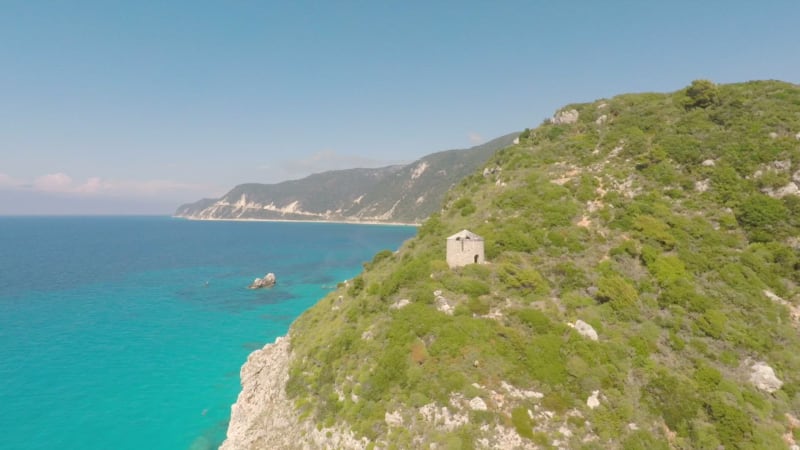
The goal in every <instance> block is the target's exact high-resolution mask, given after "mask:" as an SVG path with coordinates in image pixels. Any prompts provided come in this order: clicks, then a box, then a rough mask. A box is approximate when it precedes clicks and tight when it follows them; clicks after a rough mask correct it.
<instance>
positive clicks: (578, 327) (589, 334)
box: [567, 319, 598, 341]
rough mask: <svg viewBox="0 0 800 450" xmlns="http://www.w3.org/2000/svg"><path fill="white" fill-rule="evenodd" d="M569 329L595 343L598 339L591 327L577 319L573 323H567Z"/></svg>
mask: <svg viewBox="0 0 800 450" xmlns="http://www.w3.org/2000/svg"><path fill="white" fill-rule="evenodd" d="M567 325H569V326H570V327H572V328H574V329H575V331H577V332H578V334H580V335H581V336H583V337H585V338H588V339H591V340H593V341H596V340H597V339H598V336H597V331H596V330H595V329H594V327H593V326H591V325H589V324H588V323H586V322H584V321H582V320H581V319H578V320H576V321H575V323H568V324H567Z"/></svg>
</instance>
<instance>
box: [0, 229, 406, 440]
mask: <svg viewBox="0 0 800 450" xmlns="http://www.w3.org/2000/svg"><path fill="white" fill-rule="evenodd" d="M415 233H416V229H415V228H413V227H402V226H369V225H344V224H323V223H276V222H193V221H185V220H180V219H173V218H167V217H0V448H4V449H55V448H65V449H103V450H106V449H137V450H141V449H187V448H196V449H205V448H216V447H217V446H218V445H219V443H220V442H221V441H222V439H224V436H225V430H226V427H227V420H228V416H229V413H230V406H231V404H232V403H233V402H234V401H235V400H236V396H237V394H238V392H239V368H240V367H241V365H242V363H243V362H244V361H245V359H246V358H247V355H248V353H249V352H251V351H252V350H254V349H256V348H260V347H262V346H263V345H264V344H265V343H267V342H272V341H274V339H275V337H277V336H279V335H282V334H284V333H285V332H286V331H287V329H288V327H289V325H290V324H291V322H292V321H293V320H294V319H295V318H296V317H297V316H298V315H299V314H301V313H302V312H303V311H304V310H306V309H307V308H309V307H310V306H311V305H313V304H314V303H315V302H316V301H317V300H319V299H320V298H321V297H322V296H323V295H325V293H326V292H328V291H329V290H330V289H332V288H333V287H334V286H335V285H336V283H337V282H340V281H342V280H345V279H348V278H351V277H353V276H354V275H356V274H357V273H358V272H360V270H361V264H362V263H363V262H364V261H368V260H370V259H371V257H372V255H373V254H374V253H376V252H377V251H380V250H382V249H387V248H388V249H396V248H398V247H399V246H400V244H401V243H402V242H403V241H404V240H406V239H408V238H409V237H411V236H413V235H414V234H415ZM267 272H274V273H275V274H276V276H277V279H278V284H277V286H276V287H274V288H272V289H269V290H249V289H247V286H248V284H249V283H250V282H252V280H253V278H255V277H261V276H264V274H265V273H267Z"/></svg>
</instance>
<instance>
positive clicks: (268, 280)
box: [250, 272, 275, 289]
mask: <svg viewBox="0 0 800 450" xmlns="http://www.w3.org/2000/svg"><path fill="white" fill-rule="evenodd" d="M272 286H275V274H274V273H272V272H270V273H268V274H266V275H264V278H256V279H255V280H253V284H251V285H250V289H261V288H268V287H272Z"/></svg>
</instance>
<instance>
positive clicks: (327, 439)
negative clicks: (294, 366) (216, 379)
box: [220, 336, 368, 450]
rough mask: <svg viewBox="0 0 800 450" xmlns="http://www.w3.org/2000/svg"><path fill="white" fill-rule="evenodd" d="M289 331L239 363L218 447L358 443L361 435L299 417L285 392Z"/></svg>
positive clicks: (330, 446)
mask: <svg viewBox="0 0 800 450" xmlns="http://www.w3.org/2000/svg"><path fill="white" fill-rule="evenodd" d="M291 359H292V354H291V345H290V339H289V336H282V337H279V338H277V339H276V340H275V343H273V344H267V345H265V346H264V348H262V349H260V350H256V351H254V352H253V353H251V354H250V355H249V356H248V357H247V362H245V363H244V365H242V369H241V371H240V374H239V376H240V378H241V383H242V390H241V392H239V397H238V398H237V399H236V403H234V404H233V405H232V406H231V420H230V423H229V424H228V432H227V437H226V439H225V442H223V443H222V445H221V446H220V450H242V449H266V448H269V449H362V448H364V447H366V445H367V444H368V442H367V441H366V440H361V439H356V437H355V436H354V434H353V433H352V432H350V431H349V430H340V429H337V428H320V429H317V426H316V424H315V423H313V422H312V421H310V420H300V417H299V415H298V413H297V411H296V410H295V408H294V405H293V404H292V401H291V400H290V399H289V398H287V396H286V382H287V381H288V380H289V365H290V363H291Z"/></svg>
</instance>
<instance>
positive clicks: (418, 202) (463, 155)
mask: <svg viewBox="0 0 800 450" xmlns="http://www.w3.org/2000/svg"><path fill="white" fill-rule="evenodd" d="M518 134H519V133H511V134H508V135H505V136H501V137H499V138H497V139H493V140H492V141H489V142H487V143H486V144H483V145H479V146H476V147H472V148H470V149H467V150H448V151H444V152H439V153H434V154H431V155H428V156H425V157H424V158H421V159H419V160H418V161H415V162H413V163H411V164H408V165H405V166H389V167H383V168H378V169H348V170H336V171H330V172H324V173H319V174H314V175H310V176H308V177H306V178H303V179H301V180H293V181H286V182H283V183H278V184H257V183H250V184H242V185H239V186H236V187H235V188H233V189H232V190H231V191H230V192H228V193H227V194H225V195H224V196H223V197H222V198H220V199H218V200H216V201H213V202H209V201H208V200H205V199H204V200H201V201H199V202H196V203H192V204H188V205H182V206H180V207H179V208H178V210H177V211H176V212H175V215H176V216H177V217H186V218H191V219H280V220H339V221H352V222H361V221H377V222H402V223H418V222H420V221H422V220H423V219H425V218H426V217H428V216H429V215H430V214H431V213H433V212H435V211H437V210H438V209H439V207H440V206H441V204H442V198H443V197H444V194H445V192H447V190H448V189H450V188H451V187H452V186H453V185H454V184H455V183H457V182H458V181H459V180H461V179H462V178H464V177H465V176H467V175H469V174H471V173H472V172H474V171H475V169H477V168H478V167H480V166H482V165H483V164H484V163H485V162H486V160H487V159H489V157H491V155H492V154H493V153H494V152H495V151H497V150H498V149H501V148H504V147H507V146H509V145H511V143H512V141H513V140H514V139H515V138H516V137H517V135H518Z"/></svg>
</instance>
